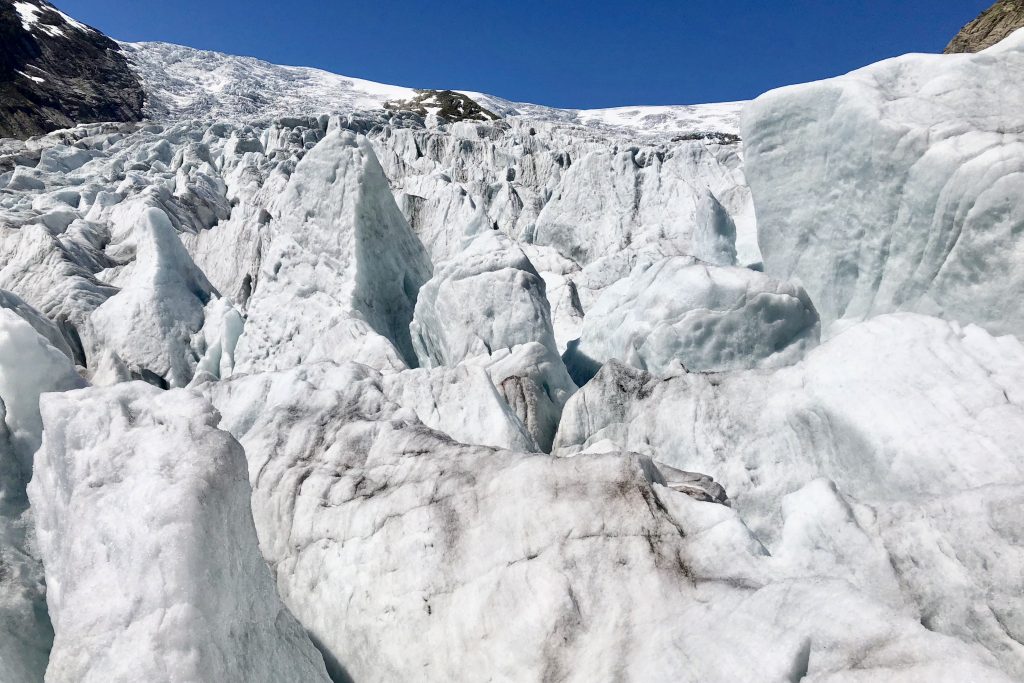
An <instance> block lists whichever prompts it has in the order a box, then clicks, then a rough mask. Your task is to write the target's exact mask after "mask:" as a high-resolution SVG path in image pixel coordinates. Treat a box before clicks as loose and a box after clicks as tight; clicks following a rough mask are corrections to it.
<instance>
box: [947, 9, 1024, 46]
mask: <svg viewBox="0 0 1024 683" xmlns="http://www.w3.org/2000/svg"><path fill="white" fill-rule="evenodd" d="M1022 26H1024V0H999V2H997V3H996V4H994V5H992V6H991V7H989V8H988V9H987V10H985V11H984V12H982V13H981V14H980V15H979V16H978V18H977V19H975V20H974V21H972V22H971V23H969V24H967V25H966V26H964V27H963V29H961V30H960V33H958V34H957V35H956V37H955V38H953V40H952V42H950V44H949V45H948V46H947V47H946V50H945V52H946V54H952V53H955V52H980V51H981V50H984V49H985V48H987V47H992V46H993V45H995V44H996V43H998V42H999V41H1000V40H1002V39H1003V38H1005V37H1006V36H1008V35H1010V34H1011V33H1013V32H1014V31H1016V30H1017V29H1019V28H1021V27H1022Z"/></svg>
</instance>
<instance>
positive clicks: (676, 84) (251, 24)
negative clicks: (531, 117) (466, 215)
mask: <svg viewBox="0 0 1024 683" xmlns="http://www.w3.org/2000/svg"><path fill="white" fill-rule="evenodd" d="M54 2H55V4H56V5H57V6H58V7H59V8H60V9H62V10H64V11H65V12H66V13H68V14H70V15H72V16H74V17H75V18H77V19H80V20H82V21H85V22H86V23H89V24H91V25H93V26H95V27H97V28H99V29H101V30H103V31H104V32H106V33H107V34H109V35H111V36H113V37H115V38H119V39H122V40H162V41H168V42H174V43H180V44H183V45H190V46H193V47H199V48H205V49H211V50H218V51H221V52H230V53H233V54H244V55H251V56H254V57H259V58H261V59H266V60H268V61H271V62H276V63H279V64H294V65H302V66H316V67H320V68H323V69H327V70H329V71H334V72H336V73H341V74H345V75H348V76H357V77H360V78H367V79H370V80H375V81H381V82H384V83H393V84H396V85H407V86H412V87H424V88H454V89H463V90H477V91H482V92H487V93H492V94H495V95H501V96H503V97H507V98H509V99H512V100H518V101H529V102H537V103H540V104H547V105H552V106H560V107H581V108H582V107H612V106H619V105H634V104H636V105H639V104H690V103H698V102H715V101H726V100H737V99H748V98H751V97H755V96H757V95H758V94H760V93H762V92H764V91H765V90H769V89H771V88H774V87H777V86H780V85H787V84H790V83H799V82H804V81H808V80H815V79H818V78H825V77H828V76H834V75H838V74H841V73H845V72H847V71H849V70H851V69H855V68H857V67H860V66H864V65H865V64H869V63H871V62H875V61H878V60H879V59H884V58H886V57H892V56H895V55H898V54H902V53H905V52H941V51H942V48H944V47H945V45H946V43H947V42H948V41H949V40H950V38H952V37H953V36H954V35H955V34H956V32H957V31H958V30H959V29H960V27H961V26H962V25H963V24H965V23H966V22H967V21H969V20H971V19H973V18H974V17H975V16H976V15H977V14H978V13H979V12H981V11H982V10H983V9H985V8H986V7H987V6H988V5H989V4H991V2H992V0H886V1H881V0H862V1H859V2H853V1H844V0H795V1H792V2H789V1H787V2H778V1H774V0H760V1H748V0H734V1H733V2H722V1H721V0H719V1H717V2H715V1H711V0H693V1H688V0H678V1H676V2H669V1H666V0H649V1H642V0H641V1H638V2H625V1H621V0H620V1H618V2H613V1H609V0H592V1H591V2H582V1H576V0H571V1H570V0H547V1H546V2H542V1H539V0H518V1H516V2H495V1H492V0H476V1H472V0H443V2H437V1H428V0H419V1H414V0H369V1H365V2H349V1H347V0H300V1H298V2H291V3H289V2H280V1H273V2H272V1H271V0H172V1H170V2H166V1H159V2H156V1H152V2H151V1H146V2H140V0H54Z"/></svg>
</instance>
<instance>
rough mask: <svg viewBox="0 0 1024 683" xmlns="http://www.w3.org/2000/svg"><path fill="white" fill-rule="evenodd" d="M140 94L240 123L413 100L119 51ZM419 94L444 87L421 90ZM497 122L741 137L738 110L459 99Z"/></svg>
mask: <svg viewBox="0 0 1024 683" xmlns="http://www.w3.org/2000/svg"><path fill="white" fill-rule="evenodd" d="M120 45H121V48H122V49H123V50H124V53H125V55H126V56H127V57H128V60H129V61H130V63H131V65H132V67H133V68H134V69H135V71H136V73H137V74H138V75H139V77H140V79H141V80H142V82H143V84H144V86H145V90H146V96H147V97H146V112H147V114H148V115H149V116H150V117H152V118H155V119H178V118H213V119H230V120H233V121H239V120H242V119H246V118H261V119H269V118H275V117H282V116H293V117H294V116H315V115H319V114H335V113H341V112H349V111H353V110H358V109H377V108H379V107H381V106H382V105H383V104H384V103H386V102H390V101H401V100H410V99H413V98H415V96H416V90H414V89H413V88H411V87H402V86H394V85H385V84H383V83H375V82H373V81H367V80H363V79H360V78H352V77H349V76H339V75H337V74H333V73H330V72H327V71H322V70H320V69H311V68H308V67H294V66H278V65H276V64H270V63H269V62H264V61H262V60H259V59H255V58H252V57H236V56H234V55H226V54H223V53H220V52H210V51H207V50H196V49H193V48H189V47H183V46H180V45H171V44H169V43H121V44H120ZM417 87H450V86H448V85H445V84H420V85H418V86H417ZM463 92H464V93H465V94H466V95H468V96H469V97H471V98H473V99H474V100H477V101H478V102H480V103H481V104H482V105H483V106H484V107H485V108H487V109H489V110H491V111H493V112H496V113H497V114H499V115H501V116H525V117H528V118H530V119H531V120H534V121H556V122H562V123H575V124H581V125H586V126H588V127H593V128H595V129H601V130H607V131H610V132H625V133H628V134H631V135H634V136H636V135H640V136H648V135H667V136H670V137H671V136H672V135H684V134H693V133H703V132H709V133H710V132H714V133H724V134H728V135H737V134H739V119H740V112H741V110H742V108H743V104H744V103H743V102H726V103H722V104H709V105H689V106H685V105H683V106H655V107H617V108H612V109H556V108H553V107H545V106H543V105H537V104H528V103H523V102H511V101H509V100H506V99H503V98H501V97H496V96H494V95H486V94H483V93H477V92H472V91H463Z"/></svg>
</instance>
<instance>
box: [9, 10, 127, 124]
mask: <svg viewBox="0 0 1024 683" xmlns="http://www.w3.org/2000/svg"><path fill="white" fill-rule="evenodd" d="M143 102H144V93H143V89H142V84H141V83H139V80H138V79H137V78H136V77H135V75H134V74H133V73H132V71H131V69H129V67H128V61H127V59H125V57H124V55H123V54H121V50H120V48H119V47H118V45H117V43H115V42H114V41H113V40H111V39H109V38H107V37H106V36H104V35H103V34H102V33H100V32H99V31H97V30H95V29H93V28H90V27H88V26H85V25H84V24H80V23H78V22H76V21H74V20H73V19H71V18H69V17H67V16H66V15H64V14H63V13H61V12H59V11H58V10H57V9H56V8H55V7H54V6H53V5H50V4H49V3H47V2H45V1H44V0H17V1H16V2H15V1H12V0H0V137H17V138H27V137H30V136H32V135H39V134H41V133H47V132H49V131H52V130H56V129H58V128H65V127H68V126H72V125H74V124H76V123H93V122H98V121H138V120H140V119H141V118H142V107H143Z"/></svg>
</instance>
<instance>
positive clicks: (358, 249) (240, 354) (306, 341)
mask: <svg viewBox="0 0 1024 683" xmlns="http://www.w3.org/2000/svg"><path fill="white" fill-rule="evenodd" d="M268 213H269V214H270V216H271V225H270V236H269V239H270V244H269V246H268V247H267V254H266V256H265V258H264V260H263V263H262V266H261V271H260V273H259V275H260V277H259V278H258V280H257V282H256V284H255V287H254V289H253V293H252V299H251V301H250V302H249V305H248V319H247V322H246V326H245V331H244V333H243V334H242V337H241V339H240V340H239V342H238V348H237V357H236V363H237V365H238V368H239V371H254V370H259V369H271V368H281V367H287V366H288V365H289V364H298V363H300V362H303V361H316V360H326V359H336V360H342V359H345V358H357V359H360V360H362V361H363V362H368V363H370V364H371V365H374V366H375V367H389V368H391V367H404V366H406V365H408V366H413V367H415V365H416V356H415V353H414V352H413V347H412V341H411V339H410V336H409V323H410V322H411V321H412V317H413V308H414V306H415V305H416V296H417V293H418V292H419V289H420V287H421V286H422V285H423V283H424V282H426V281H427V279H428V278H429V277H430V272H431V264H430V260H429V258H428V257H427V254H426V251H425V250H424V248H423V245H422V244H421V243H420V241H419V240H418V239H417V238H416V235H415V234H413V232H412V231H411V230H410V228H409V225H408V223H407V222H406V220H405V218H404V217H403V216H402V214H401V212H400V211H399V210H398V206H397V205H396V204H395V200H394V197H393V196H392V194H391V190H390V187H389V186H388V184H387V179H386V178H385V177H384V174H383V171H382V170H381V167H380V164H379V163H378V162H377V158H376V156H375V154H374V152H373V149H372V147H371V146H370V144H369V142H368V141H367V140H366V138H365V137H363V136H357V135H355V134H353V133H351V132H349V131H337V130H334V131H331V132H329V133H328V134H327V135H326V137H324V138H323V140H321V141H319V142H317V143H316V144H315V145H314V146H313V147H312V149H311V150H310V151H309V153H308V154H306V155H305V156H304V157H303V158H302V159H301V161H299V162H298V163H297V164H296V165H295V169H294V171H293V172H292V173H291V176H290V177H289V179H288V184H287V185H286V186H285V188H284V190H283V192H282V193H281V195H280V196H278V197H276V198H275V200H274V202H273V203H272V205H271V206H270V207H269V212H268ZM275 217H276V218H275ZM357 348H358V350H355V351H347V350H346V349H357Z"/></svg>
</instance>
